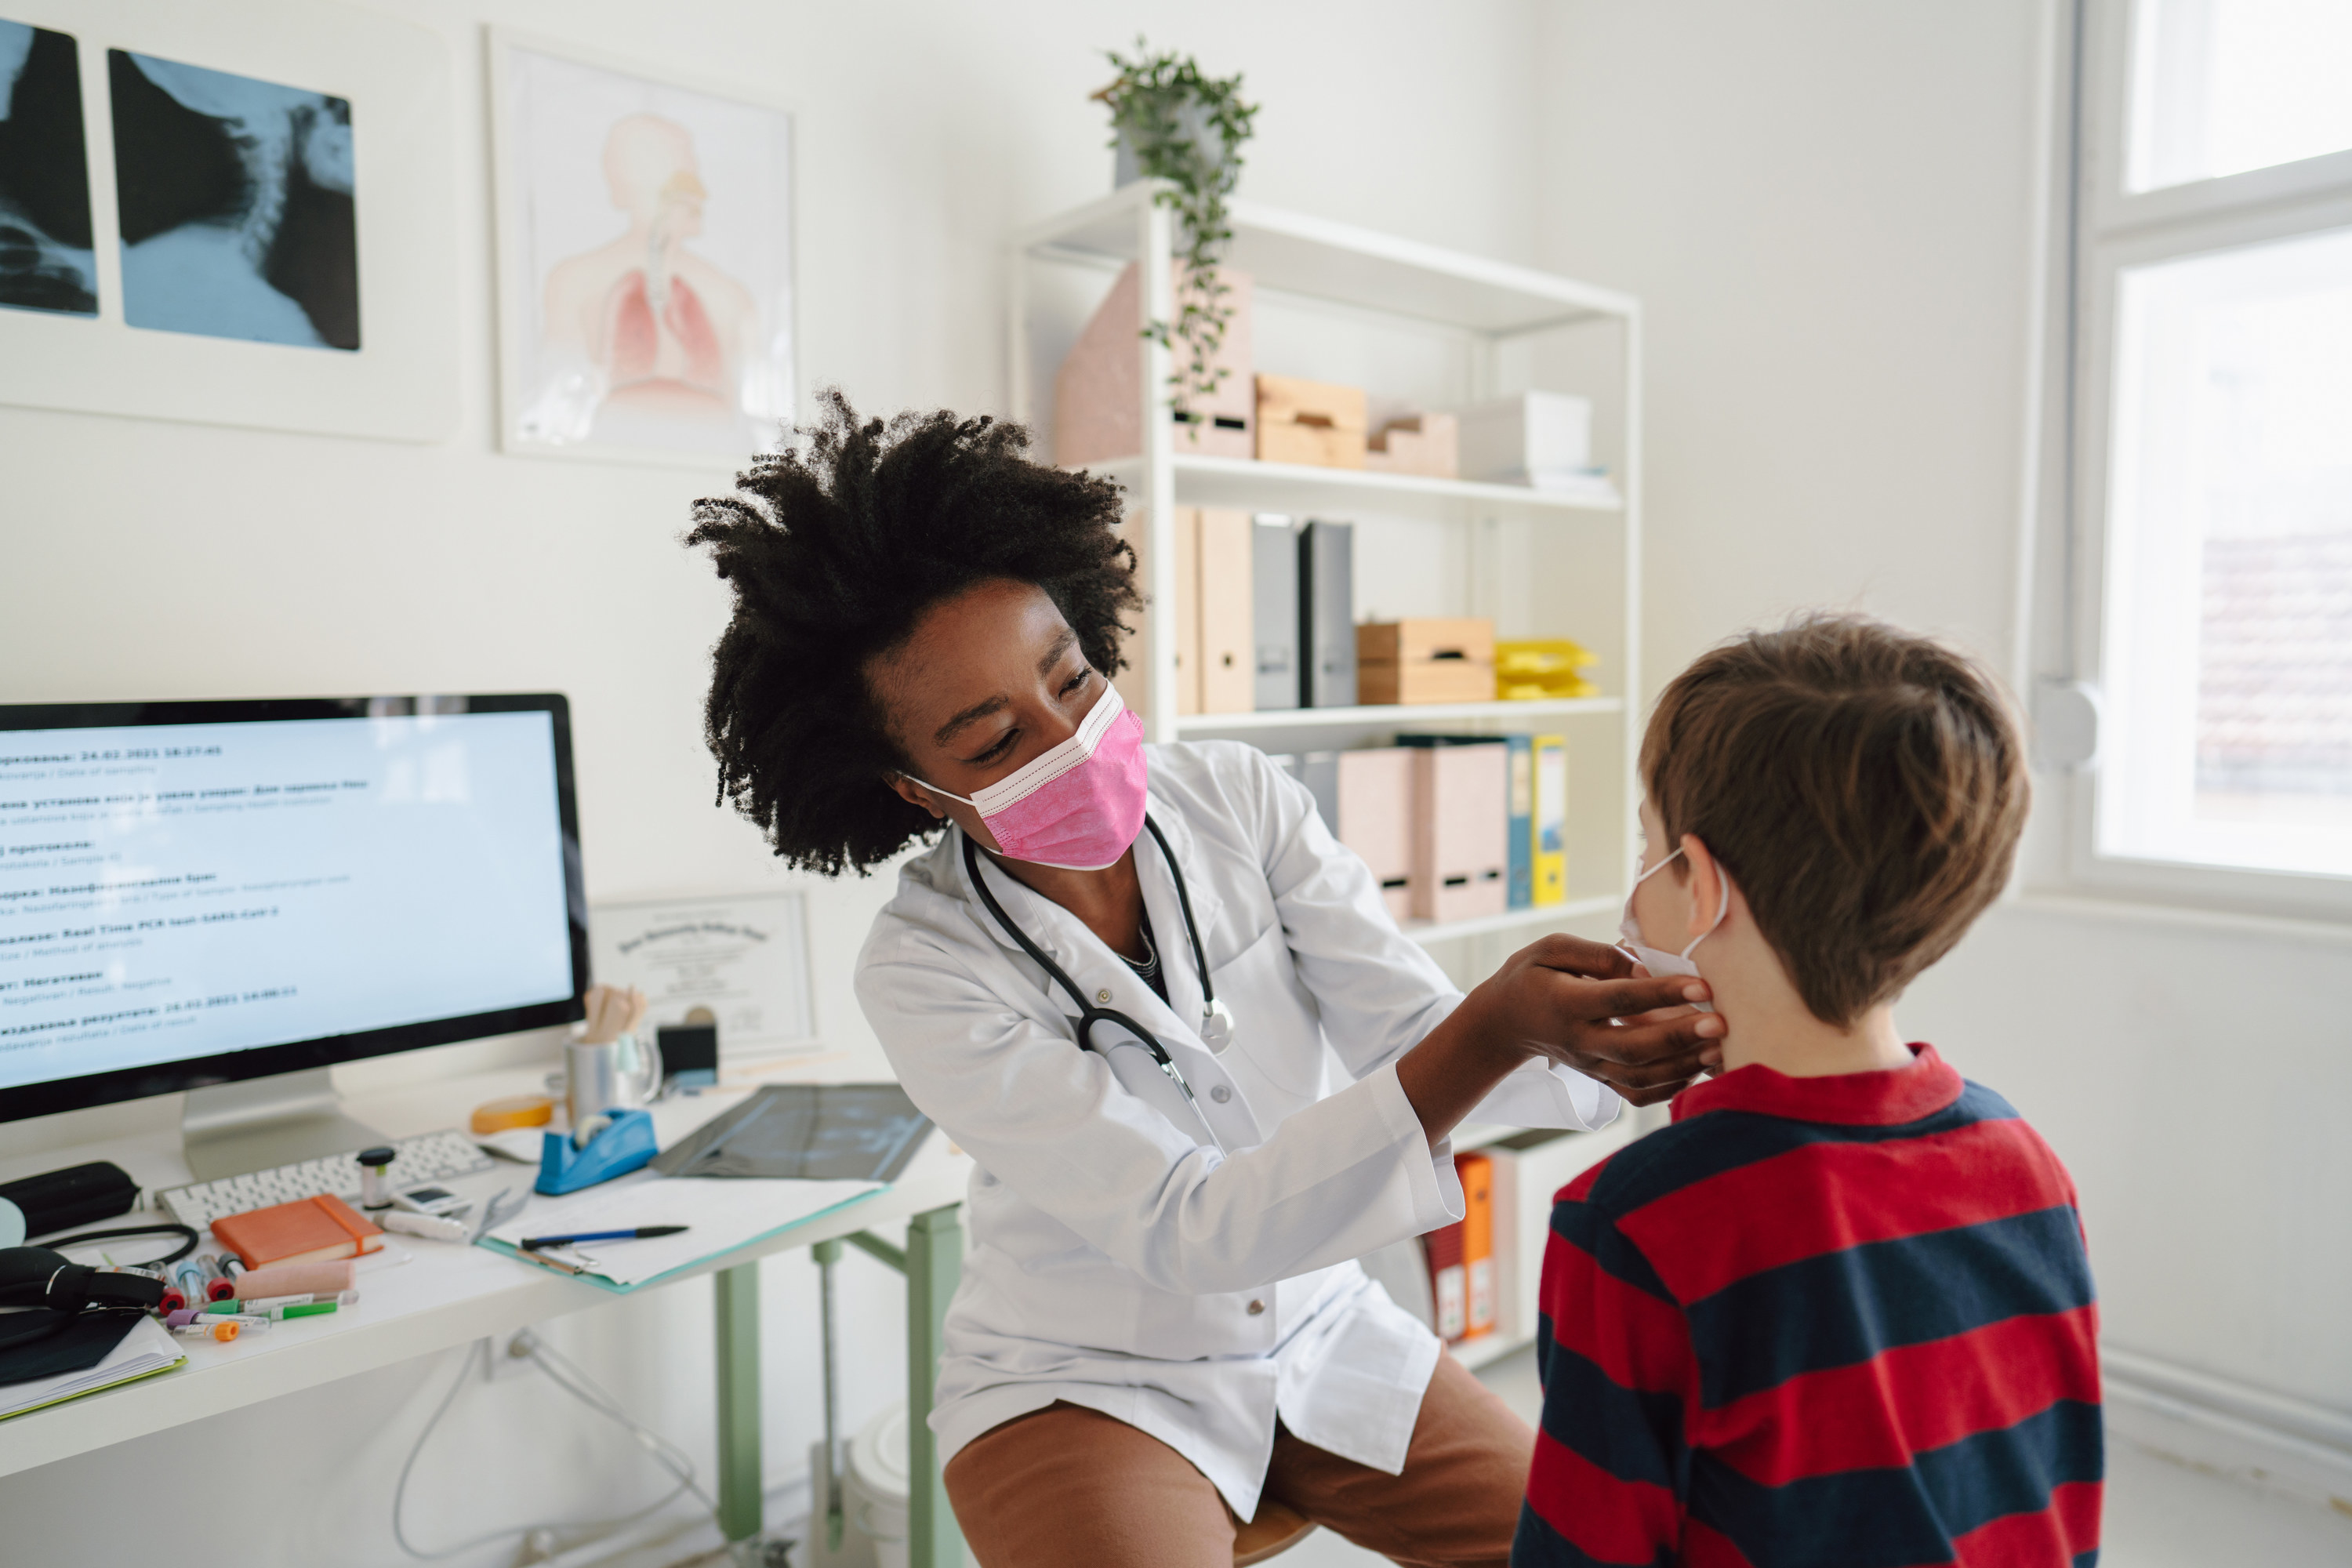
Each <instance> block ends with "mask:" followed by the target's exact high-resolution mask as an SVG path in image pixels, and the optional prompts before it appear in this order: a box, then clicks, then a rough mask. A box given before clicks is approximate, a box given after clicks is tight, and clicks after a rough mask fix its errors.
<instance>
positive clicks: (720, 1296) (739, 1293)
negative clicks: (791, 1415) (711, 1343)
mask: <svg viewBox="0 0 2352 1568" xmlns="http://www.w3.org/2000/svg"><path fill="white" fill-rule="evenodd" d="M710 1284H711V1292H712V1295H713V1296H714V1297H715V1299H716V1300H717V1304H718V1312H719V1321H718V1324H717V1327H718V1331H719V1533H720V1534H721V1535H723V1536H725V1537H726V1538H727V1539H728V1540H729V1541H730V1542H738V1541H749V1540H751V1538H752V1537H753V1536H756V1535H758V1534H759V1533H760V1531H761V1516H760V1503H761V1495H760V1494H761V1486H760V1266H759V1264H758V1263H756V1262H753V1263H739V1264H737V1265H736V1266H735V1267H734V1268H728V1269H722V1270H721V1271H720V1272H719V1273H718V1274H715V1275H713V1276H712V1277H711V1280H710Z"/></svg>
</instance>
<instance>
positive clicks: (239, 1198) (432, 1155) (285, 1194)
mask: <svg viewBox="0 0 2352 1568" xmlns="http://www.w3.org/2000/svg"><path fill="white" fill-rule="evenodd" d="M386 1146H387V1147H389V1148H390V1149H391V1150H392V1151H393V1162H392V1168H391V1169H390V1170H388V1171H386V1172H385V1173H384V1179H385V1181H386V1183H387V1184H389V1185H391V1186H394V1187H413V1186H415V1185H417V1184H420V1183H424V1182H443V1181H447V1180H448V1179H449V1178H450V1177H452V1176H469V1175H472V1174H473V1173H475V1172H477V1171H487V1170H488V1169H489V1168H490V1167H491V1166H492V1165H493V1164H495V1163H497V1162H495V1161H494V1160H492V1159H491V1158H490V1156H489V1154H488V1152H486V1151H484V1150H483V1149H482V1147H481V1146H480V1145H479V1144H478V1143H476V1142H474V1141H473V1140H472V1139H470V1138H468V1137H467V1136H466V1135H465V1134H464V1133H462V1132H459V1131H457V1130H456V1129H455V1128H452V1129H450V1130H449V1131H446V1132H427V1133H424V1134H423V1135H421V1136H419V1137H415V1138H398V1139H390V1140H387V1141H386ZM358 1152H359V1151H358V1150H356V1149H354V1150H352V1153H351V1154H330V1155H328V1156H327V1157H326V1158H325V1159H322V1160H304V1161H302V1162H301V1163H299V1164H293V1165H279V1166H277V1167H276V1168H274V1169H272V1170H268V1171H256V1172H254V1173H252V1174H250V1175H245V1176H224V1177H222V1178H221V1179H220V1180H219V1181H217V1182H196V1183H193V1184H190V1185H188V1186H184V1187H173V1188H171V1189H170V1190H169V1191H166V1192H162V1193H158V1194H155V1200H156V1202H158V1203H160V1204H161V1205H163V1209H164V1211H165V1212H166V1213H168V1214H170V1215H171V1216H172V1217H173V1219H175V1220H178V1221H179V1222H180V1223H181V1224H182V1225H186V1226H194V1227H195V1228H196V1229H198V1230H203V1229H204V1228H205V1227H206V1226H209V1225H211V1224H212V1223H213V1221H215V1220H216V1219H218V1218H220V1217H221V1216H222V1215H233V1214H243V1213H245V1212H246V1211H247V1210H248V1209H266V1208H268V1207H269V1206H270V1205H272V1204H290V1203H294V1202H296V1201H298V1200H299V1199H302V1198H314V1197H318V1196H320V1194H333V1195H334V1196H336V1197H339V1198H344V1199H347V1200H353V1201H356V1200H357V1199H358V1197H359V1195H360V1166H359V1162H358V1161H357V1160H355V1159H353V1158H352V1154H356V1153H358Z"/></svg>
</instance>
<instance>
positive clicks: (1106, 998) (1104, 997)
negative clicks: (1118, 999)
mask: <svg viewBox="0 0 2352 1568" xmlns="http://www.w3.org/2000/svg"><path fill="white" fill-rule="evenodd" d="M1109 1003H1110V987H1109V986H1108V985H1106V986H1104V987H1103V988H1102V989H1101V990H1099V991H1097V992H1096V993H1095V1005H1097V1006H1108V1005H1109Z"/></svg>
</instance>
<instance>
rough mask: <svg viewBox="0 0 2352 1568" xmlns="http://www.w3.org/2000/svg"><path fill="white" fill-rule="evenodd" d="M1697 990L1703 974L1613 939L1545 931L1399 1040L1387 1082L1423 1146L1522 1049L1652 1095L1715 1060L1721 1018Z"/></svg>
mask: <svg viewBox="0 0 2352 1568" xmlns="http://www.w3.org/2000/svg"><path fill="white" fill-rule="evenodd" d="M1707 999H1708V993H1707V988H1706V981H1704V980H1697V979H1691V978H1685V977H1678V976H1669V977H1666V978H1664V979H1659V978H1654V977H1652V976H1649V975H1647V974H1643V973H1639V970H1638V966H1637V965H1636V964H1635V963H1633V960H1632V959H1630V958H1628V957H1626V956H1625V955H1624V954H1623V953H1622V952H1619V951H1617V949H1615V948H1613V947H1604V946H1602V945H1601V943H1599V942H1586V941H1584V940H1583V939H1581V938H1580V937H1572V936H1548V937H1545V938H1544V939H1543V940H1542V941H1540V942H1535V943H1533V944H1532V945H1530V946H1528V947H1524V948H1521V949H1520V950H1519V951H1518V952H1515V953H1513V954H1512V955H1511V957H1510V959H1509V961H1508V962H1507V963H1505V964H1504V965H1503V966H1502V967H1501V968H1500V969H1497V970H1496V971H1495V973H1493V974H1491V975H1489V976H1487V978H1486V982H1485V983H1484V984H1481V985H1480V986H1479V987H1478V988H1477V989H1476V990H1475V991H1473V992H1471V993H1470V994H1469V995H1467V996H1465V997H1464V998H1463V999H1462V1005H1461V1006H1459V1007H1456V1008H1455V1009H1454V1012H1453V1014H1452V1015H1451V1016H1448V1017H1447V1018H1446V1020H1445V1021H1444V1023H1442V1024H1440V1025H1438V1026H1437V1027H1436V1028H1434V1029H1432V1030H1431V1031H1430V1032H1429V1035H1428V1037H1426V1038H1424V1039H1423V1041H1422V1042H1421V1044H1419V1045H1417V1046H1415V1047H1413V1048H1412V1050H1410V1051H1407V1052H1406V1053H1405V1054H1404V1056H1403V1058H1402V1059H1401V1060H1399V1061H1398V1063H1397V1069H1396V1070H1397V1082H1398V1083H1399V1084H1400V1085H1401V1086H1402V1088H1403V1089H1404V1093H1405V1098H1406V1099H1407V1100H1411V1101H1412V1108H1413V1110H1414V1113H1415V1114H1417V1115H1418V1116H1419V1117H1420V1118H1421V1124H1422V1129H1423V1131H1425V1132H1426V1133H1428V1135H1429V1141H1430V1142H1431V1143H1432V1144H1435V1143H1436V1142H1437V1141H1438V1140H1439V1139H1441V1138H1444V1136H1445V1135H1446V1134H1447V1133H1449V1132H1451V1131H1454V1127H1455V1126H1456V1125H1457V1124H1458V1123H1459V1122H1460V1121H1461V1120H1462V1119H1463V1118H1464V1117H1465V1116H1467V1115H1468V1114H1469V1113H1470V1111H1471V1110H1472V1108H1474V1107H1475V1106H1476V1105H1477V1103H1478V1102H1479V1101H1480V1100H1484V1099H1486V1096H1487V1094H1488V1093H1489V1092H1490V1091H1491V1090H1492V1089H1494V1087H1495V1086H1496V1084H1498V1083H1500V1082H1502V1081H1503V1079H1504V1078H1505V1077H1506V1076H1507V1075H1508V1074H1509V1073H1510V1072H1511V1070H1512V1069H1513V1068H1517V1067H1518V1066H1519V1065H1520V1064H1521V1063H1523V1062H1525V1061H1527V1060H1528V1058H1532V1057H1542V1058H1545V1059H1546V1060H1549V1061H1555V1062H1559V1063H1561V1064H1563V1065H1565V1066H1567V1067H1570V1068H1575V1069H1576V1070H1577V1071H1578V1072H1580V1073H1582V1074H1584V1075H1585V1076H1586V1077H1588V1078H1593V1079H1600V1080H1601V1082H1602V1083H1605V1084H1607V1085H1608V1086H1609V1087H1610V1088H1612V1089H1615V1090H1616V1091H1617V1092H1618V1093H1619V1094H1621V1095H1622V1096H1624V1098H1625V1099H1626V1100H1627V1101H1628V1102H1630V1103H1632V1104H1634V1105H1650V1104H1654V1103H1655V1102H1656V1101H1658V1100H1667V1099H1671V1098H1672V1097H1673V1096H1674V1095H1675V1092H1676V1091H1677V1090H1679V1089H1682V1088H1683V1087H1684V1086H1685V1084H1687V1083H1689V1082H1690V1080H1691V1079H1694V1078H1696V1077H1697V1076H1698V1075H1699V1074H1700V1073H1701V1072H1704V1071H1707V1070H1709V1069H1711V1068H1717V1067H1720V1066H1721V1065H1722V1062H1723V1044H1722V1041H1723V1033H1724V1022H1723V1020H1722V1019H1721V1018H1719V1017H1717V1016H1715V1015H1714V1014H1712V1013H1702V1012H1700V1011H1699V1010H1698V1009H1697V1008H1696V1007H1694V1006H1692V1005H1691V1004H1692V1003H1694V1002H1704V1001H1706V1000H1707Z"/></svg>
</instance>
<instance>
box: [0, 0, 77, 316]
mask: <svg viewBox="0 0 2352 1568" xmlns="http://www.w3.org/2000/svg"><path fill="white" fill-rule="evenodd" d="M0 305H13V306H15V307H16V309H18V310H61V311H65V312H67V313H68V314H71V315H79V316H94V315H96V314H97V313H98V253H97V251H96V250H95V249H94V248H92V242H91V240H90V234H89V167H88V165H87V163H85V161H84V154H83V147H82V135H81V73H80V67H79V63H78V61H77V60H76V58H75V49H74V41H73V39H72V38H71V37H68V36H67V35H66V34H64V33H52V32H50V31H49V30H48V29H47V28H46V27H28V26H25V24H23V23H22V22H10V21H5V20H0Z"/></svg>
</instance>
